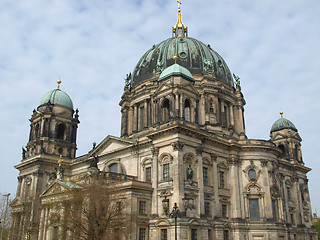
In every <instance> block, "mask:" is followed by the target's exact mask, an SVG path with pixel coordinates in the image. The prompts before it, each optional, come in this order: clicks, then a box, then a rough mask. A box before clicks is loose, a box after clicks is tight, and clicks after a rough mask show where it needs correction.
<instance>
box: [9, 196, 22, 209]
mask: <svg viewBox="0 0 320 240" xmlns="http://www.w3.org/2000/svg"><path fill="white" fill-rule="evenodd" d="M23 203H25V201H24V200H23V199H22V198H21V197H15V198H14V199H13V200H12V201H11V203H10V207H11V208H14V207H19V206H21V205H22V204H23Z"/></svg>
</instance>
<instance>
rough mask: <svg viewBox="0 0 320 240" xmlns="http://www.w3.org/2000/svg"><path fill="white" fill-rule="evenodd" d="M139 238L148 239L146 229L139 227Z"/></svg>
mask: <svg viewBox="0 0 320 240" xmlns="http://www.w3.org/2000/svg"><path fill="white" fill-rule="evenodd" d="M139 240H146V229H145V228H139Z"/></svg>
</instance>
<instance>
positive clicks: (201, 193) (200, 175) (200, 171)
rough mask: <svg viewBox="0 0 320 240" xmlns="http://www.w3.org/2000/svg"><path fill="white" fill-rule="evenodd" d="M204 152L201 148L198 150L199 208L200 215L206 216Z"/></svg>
mask: <svg viewBox="0 0 320 240" xmlns="http://www.w3.org/2000/svg"><path fill="white" fill-rule="evenodd" d="M202 152H203V149H202V147H201V146H199V147H197V148H196V154H197V162H198V163H197V164H198V169H196V170H197V172H198V174H197V175H198V179H197V180H198V188H199V205H198V206H197V207H198V209H197V210H198V213H199V215H201V214H204V213H205V210H204V184H203V162H202ZM211 207H212V206H211Z"/></svg>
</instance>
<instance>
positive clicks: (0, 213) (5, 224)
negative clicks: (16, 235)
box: [0, 194, 11, 239]
mask: <svg viewBox="0 0 320 240" xmlns="http://www.w3.org/2000/svg"><path fill="white" fill-rule="evenodd" d="M9 195H10V194H9ZM9 195H8V194H7V195H3V194H1V196H2V198H1V200H0V223H1V229H0V235H1V236H2V239H7V238H8V234H9V229H10V221H11V215H10V209H9V204H10V201H11V200H10V199H9Z"/></svg>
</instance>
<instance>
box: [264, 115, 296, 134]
mask: <svg viewBox="0 0 320 240" xmlns="http://www.w3.org/2000/svg"><path fill="white" fill-rule="evenodd" d="M282 129H292V130H294V131H296V132H298V130H297V128H296V127H295V126H294V124H293V123H292V122H291V121H289V120H288V119H285V118H284V117H282V116H281V118H279V119H278V120H277V121H275V123H274V124H273V125H272V127H271V131H270V132H271V133H272V132H276V131H279V130H282Z"/></svg>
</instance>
